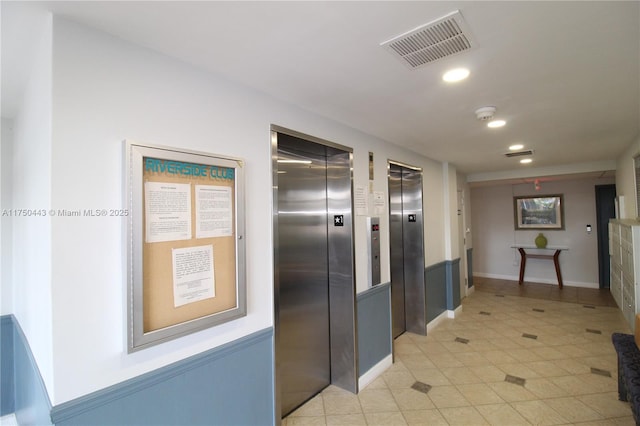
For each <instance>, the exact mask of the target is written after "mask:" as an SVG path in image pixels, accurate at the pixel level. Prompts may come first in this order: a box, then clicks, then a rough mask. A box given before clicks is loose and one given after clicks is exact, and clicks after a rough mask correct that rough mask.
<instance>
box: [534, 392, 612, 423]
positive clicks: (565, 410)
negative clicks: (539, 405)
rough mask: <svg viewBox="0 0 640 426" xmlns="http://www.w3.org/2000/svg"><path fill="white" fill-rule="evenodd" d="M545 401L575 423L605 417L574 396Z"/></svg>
mask: <svg viewBox="0 0 640 426" xmlns="http://www.w3.org/2000/svg"><path fill="white" fill-rule="evenodd" d="M545 402H546V403H547V405H549V406H550V407H551V408H553V409H554V410H556V411H557V412H558V414H560V415H561V416H562V417H564V418H565V419H567V420H569V421H570V422H573V423H576V422H586V421H593V420H601V419H602V418H603V416H601V415H600V414H598V413H597V412H596V411H594V410H592V409H591V408H589V407H587V406H586V405H585V404H584V403H583V402H582V401H580V400H578V399H576V398H574V397H567V398H553V399H548V400H545Z"/></svg>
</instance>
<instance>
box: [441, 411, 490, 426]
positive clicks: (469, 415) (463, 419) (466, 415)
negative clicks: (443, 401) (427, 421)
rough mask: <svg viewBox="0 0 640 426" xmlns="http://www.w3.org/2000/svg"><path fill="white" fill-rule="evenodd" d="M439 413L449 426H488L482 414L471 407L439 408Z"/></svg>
mask: <svg viewBox="0 0 640 426" xmlns="http://www.w3.org/2000/svg"><path fill="white" fill-rule="evenodd" d="M440 413H441V414H442V416H443V417H444V418H445V420H446V421H447V423H449V424H450V425H452V426H453V425H468V426H480V425H488V424H489V423H487V422H486V421H485V419H484V417H482V414H480V413H479V412H478V410H476V409H475V408H473V407H457V408H441V409H440Z"/></svg>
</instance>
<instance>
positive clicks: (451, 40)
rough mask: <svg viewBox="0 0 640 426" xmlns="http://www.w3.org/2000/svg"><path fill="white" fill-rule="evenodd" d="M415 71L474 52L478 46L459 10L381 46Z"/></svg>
mask: <svg viewBox="0 0 640 426" xmlns="http://www.w3.org/2000/svg"><path fill="white" fill-rule="evenodd" d="M380 46H384V47H385V48H387V49H388V50H389V51H390V52H391V53H392V54H393V55H394V56H396V57H398V59H401V60H402V61H403V62H404V63H405V65H407V66H408V67H409V68H411V69H415V68H419V67H421V66H423V65H426V64H429V63H431V62H433V61H437V60H438V59H442V58H446V57H448V56H451V55H455V54H457V53H460V52H464V51H466V50H469V49H471V48H472V47H473V46H474V42H473V41H472V39H471V34H470V32H469V30H468V28H467V24H466V22H465V21H464V19H462V14H461V13H460V11H459V10H456V11H455V12H451V13H449V14H448V15H446V16H443V17H442V18H439V19H436V20H435V21H432V22H429V23H427V24H424V25H421V26H419V27H418V28H415V29H413V30H411V31H409V32H406V33H404V34H401V35H399V36H396V37H394V38H392V39H391V40H387V41H385V42H384V43H380Z"/></svg>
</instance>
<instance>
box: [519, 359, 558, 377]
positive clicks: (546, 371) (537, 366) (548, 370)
mask: <svg viewBox="0 0 640 426" xmlns="http://www.w3.org/2000/svg"><path fill="white" fill-rule="evenodd" d="M523 365H525V366H526V367H529V368H530V369H532V370H533V371H535V372H536V373H538V374H539V375H540V376H541V377H557V376H566V375H568V374H569V372H568V371H567V370H565V369H563V368H560V367H559V366H557V365H555V364H554V363H553V362H547V361H534V362H525V363H524V364H523Z"/></svg>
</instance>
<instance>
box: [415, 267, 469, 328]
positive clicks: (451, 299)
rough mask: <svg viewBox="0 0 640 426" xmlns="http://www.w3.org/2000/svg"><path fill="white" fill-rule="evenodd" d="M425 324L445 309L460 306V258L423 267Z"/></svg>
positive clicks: (453, 308)
mask: <svg viewBox="0 0 640 426" xmlns="http://www.w3.org/2000/svg"><path fill="white" fill-rule="evenodd" d="M424 282H425V290H426V291H425V299H426V304H427V324H428V323H430V322H431V321H433V320H434V319H436V318H437V317H438V316H439V315H440V314H442V313H443V312H444V311H446V310H455V309H456V308H457V307H458V306H460V259H455V260H445V261H443V262H440V263H436V264H433V265H431V266H429V267H427V268H425V269H424Z"/></svg>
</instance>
